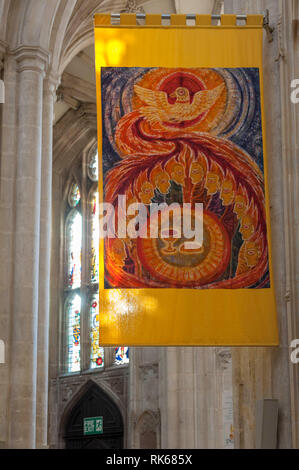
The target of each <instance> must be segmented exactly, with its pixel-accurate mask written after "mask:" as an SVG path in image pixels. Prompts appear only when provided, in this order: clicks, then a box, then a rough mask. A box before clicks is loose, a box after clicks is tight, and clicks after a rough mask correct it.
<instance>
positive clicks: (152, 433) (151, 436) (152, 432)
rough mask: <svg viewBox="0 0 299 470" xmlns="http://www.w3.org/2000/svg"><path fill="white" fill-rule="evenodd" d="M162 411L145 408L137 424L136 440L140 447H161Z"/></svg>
mask: <svg viewBox="0 0 299 470" xmlns="http://www.w3.org/2000/svg"><path fill="white" fill-rule="evenodd" d="M160 428H161V418H160V411H159V410H156V411H152V410H145V411H144V412H143V413H142V414H141V415H140V416H139V418H138V420H137V422H136V426H135V442H136V444H137V448H140V449H160V447H161V429H160Z"/></svg>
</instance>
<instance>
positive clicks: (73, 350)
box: [66, 294, 81, 372]
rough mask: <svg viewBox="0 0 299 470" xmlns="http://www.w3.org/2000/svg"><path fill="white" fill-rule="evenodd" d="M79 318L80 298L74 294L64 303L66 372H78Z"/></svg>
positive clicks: (79, 347) (79, 346)
mask: <svg viewBox="0 0 299 470" xmlns="http://www.w3.org/2000/svg"><path fill="white" fill-rule="evenodd" d="M80 317H81V297H80V295H78V294H74V295H71V296H69V298H68V299H67V302H66V318H67V370H68V372H78V371H80V349H81V342H80V331H81V328H80Z"/></svg>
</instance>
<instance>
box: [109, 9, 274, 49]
mask: <svg viewBox="0 0 299 470" xmlns="http://www.w3.org/2000/svg"><path fill="white" fill-rule="evenodd" d="M120 15H121V14H120V13H111V14H110V16H111V19H113V20H117V21H120ZM196 16H197V15H195V14H194V13H189V14H188V13H187V14H186V20H196ZM221 16H222V15H211V18H212V20H221ZM161 18H162V20H171V14H169V13H163V14H161ZM236 18H237V20H239V21H247V15H236ZM263 18H264V20H263V27H264V29H265V30H266V33H267V38H268V42H272V41H273V31H274V27H273V26H271V25H270V21H269V10H265V12H264V13H263ZM136 19H137V20H145V19H146V13H136Z"/></svg>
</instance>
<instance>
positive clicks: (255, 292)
mask: <svg viewBox="0 0 299 470" xmlns="http://www.w3.org/2000/svg"><path fill="white" fill-rule="evenodd" d="M185 23H186V17H185V15H171V24H170V25H169V26H161V16H160V15H147V16H146V24H145V25H137V24H136V15H132V14H126V15H121V16H120V25H111V19H110V15H95V58H96V81H97V117H98V149H99V173H100V174H99V193H100V200H102V199H103V182H102V179H103V174H102V171H103V170H102V159H101V156H102V125H103V123H102V99H101V69H102V68H105V67H153V68H155V67H163V68H186V69H187V68H258V69H259V75H260V90H261V115H262V134H263V158H264V179H265V200H266V204H265V210H266V221H267V240H268V249H269V272H270V287H269V288H266V289H184V288H183V289H172V288H163V289H147V288H145V289H143V288H142V289H127V288H122V289H115V288H114V289H107V288H105V287H104V244H103V241H101V242H100V267H99V278H100V343H101V345H115V344H118V345H126V346H131V345H157V346H160V345H161V346H162V345H165V346H168V345H173V346H174V345H190V346H200V345H203V346H215V345H229V346H275V345H278V329H277V318H276V306H275V292H274V284H273V272H272V257H271V234H270V216H269V196H268V184H267V154H266V135H265V115H264V96H263V68H262V37H263V29H262V24H263V17H262V15H248V16H247V21H246V24H244V25H241V26H239V25H236V17H235V15H222V17H221V25H219V26H214V25H212V24H211V16H210V15H197V16H196V21H195V23H196V24H195V25H194V26H187V25H186V24H185Z"/></svg>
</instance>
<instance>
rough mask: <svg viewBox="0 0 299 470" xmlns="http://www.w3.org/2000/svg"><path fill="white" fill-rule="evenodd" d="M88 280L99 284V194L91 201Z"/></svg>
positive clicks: (95, 194)
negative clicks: (89, 270)
mask: <svg viewBox="0 0 299 470" xmlns="http://www.w3.org/2000/svg"><path fill="white" fill-rule="evenodd" d="M90 258H91V259H90V267H91V273H90V280H91V282H92V283H98V282H99V194H98V192H96V193H94V195H93V197H92V200H91V253H90Z"/></svg>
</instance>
